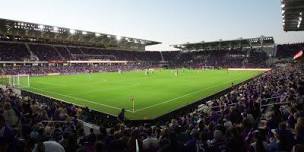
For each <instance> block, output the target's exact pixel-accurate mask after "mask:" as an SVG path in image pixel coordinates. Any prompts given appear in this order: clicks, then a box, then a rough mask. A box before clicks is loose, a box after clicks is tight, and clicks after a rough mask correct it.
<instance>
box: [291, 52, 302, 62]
mask: <svg viewBox="0 0 304 152" xmlns="http://www.w3.org/2000/svg"><path fill="white" fill-rule="evenodd" d="M302 56H303V50H300V51H299V52H298V53H297V54H296V55H294V56H293V59H294V60H296V59H298V58H300V57H302Z"/></svg>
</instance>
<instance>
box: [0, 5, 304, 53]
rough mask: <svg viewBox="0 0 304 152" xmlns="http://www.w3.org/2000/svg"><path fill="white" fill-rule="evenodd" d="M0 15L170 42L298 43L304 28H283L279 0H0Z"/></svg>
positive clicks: (165, 44) (166, 46) (161, 47)
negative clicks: (256, 40) (247, 40)
mask: <svg viewBox="0 0 304 152" xmlns="http://www.w3.org/2000/svg"><path fill="white" fill-rule="evenodd" d="M0 2H1V9H0V18H7V19H14V20H22V21H28V22H34V23H41V24H49V25H56V26H63V27H68V28H75V29H80V30H89V31H94V32H101V33H108V34H116V35H121V36H129V37H136V38H143V39H149V40H155V41H160V42H163V44H162V45H156V46H151V47H148V48H147V49H148V50H171V49H172V48H170V47H169V45H170V44H180V43H186V42H200V41H215V40H219V39H223V40H228V39H237V38H240V37H243V38H250V37H258V36H261V35H265V36H274V39H275V41H276V43H294V42H303V41H304V40H303V39H304V32H284V31H283V29H282V18H281V4H280V0H5V1H0Z"/></svg>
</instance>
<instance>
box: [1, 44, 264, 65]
mask: <svg viewBox="0 0 304 152" xmlns="http://www.w3.org/2000/svg"><path fill="white" fill-rule="evenodd" d="M10 53H11V54H10ZM92 59H94V60H96V59H97V60H111V61H117V60H119V61H135V62H142V61H144V62H154V63H155V62H156V63H160V62H162V63H168V64H170V65H172V66H175V67H176V66H189V65H196V66H202V65H203V66H215V67H238V68H240V67H248V68H253V67H267V64H266V62H267V59H268V55H267V54H266V53H265V52H264V51H262V50H259V49H255V48H243V49H240V48H238V49H231V50H228V49H219V50H204V51H186V52H183V51H163V52H158V51H125V50H111V49H104V48H94V47H80V46H79V47H76V46H64V45H51V44H35V43H28V44H27V43H12V42H10V43H8V42H1V41H0V60H1V61H29V60H34V61H36V60H39V61H69V60H92Z"/></svg>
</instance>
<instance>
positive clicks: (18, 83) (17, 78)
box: [8, 74, 30, 88]
mask: <svg viewBox="0 0 304 152" xmlns="http://www.w3.org/2000/svg"><path fill="white" fill-rule="evenodd" d="M8 85H10V86H12V87H15V88H29V87H30V75H28V74H21V75H19V74H18V75H10V76H8Z"/></svg>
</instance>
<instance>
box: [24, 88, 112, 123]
mask: <svg viewBox="0 0 304 152" xmlns="http://www.w3.org/2000/svg"><path fill="white" fill-rule="evenodd" d="M25 91H27V92H31V93H34V94H38V95H41V96H45V97H48V98H50V99H55V100H58V101H62V102H65V103H69V104H73V105H77V106H79V107H84V105H80V104H77V103H72V102H69V101H66V100H62V99H59V98H56V97H51V96H48V95H46V94H43V93H38V92H34V91H31V90H25ZM103 113H106V114H108V115H111V116H115V115H113V114H111V113H107V112H103ZM115 117H116V116H115Z"/></svg>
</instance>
